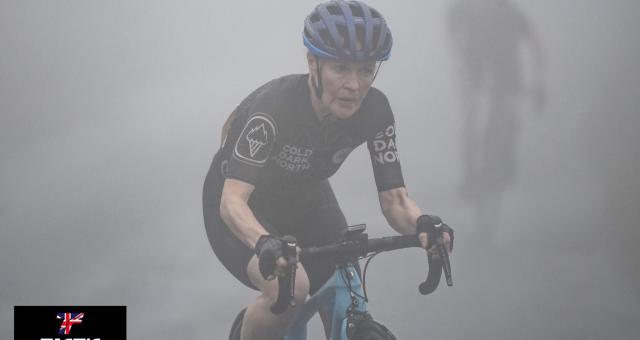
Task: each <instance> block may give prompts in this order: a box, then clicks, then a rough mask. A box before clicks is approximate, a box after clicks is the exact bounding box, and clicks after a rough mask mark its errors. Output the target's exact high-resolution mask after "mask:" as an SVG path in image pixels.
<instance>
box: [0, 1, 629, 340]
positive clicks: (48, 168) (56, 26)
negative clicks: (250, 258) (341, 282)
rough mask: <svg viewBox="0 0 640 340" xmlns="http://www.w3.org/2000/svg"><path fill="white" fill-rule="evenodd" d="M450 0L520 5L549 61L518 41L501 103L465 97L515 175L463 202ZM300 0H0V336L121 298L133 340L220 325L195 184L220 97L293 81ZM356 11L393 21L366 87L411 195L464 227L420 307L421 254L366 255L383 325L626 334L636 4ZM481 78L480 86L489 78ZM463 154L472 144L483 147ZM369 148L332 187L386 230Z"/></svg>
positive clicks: (459, 333)
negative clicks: (393, 131)
mask: <svg viewBox="0 0 640 340" xmlns="http://www.w3.org/2000/svg"><path fill="white" fill-rule="evenodd" d="M454 3H459V4H460V6H463V7H465V8H471V9H470V11H471V12H474V13H481V12H482V11H489V10H490V9H491V8H494V7H491V6H495V5H492V3H506V4H511V5H513V6H515V5H517V6H518V8H519V10H518V11H519V13H520V15H521V16H522V17H523V18H524V20H525V21H527V22H528V23H529V27H530V30H531V32H534V33H535V36H536V37H537V38H536V39H537V40H538V42H539V46H540V49H541V54H542V55H543V58H544V66H543V67H542V69H541V70H543V71H541V70H537V71H535V70H536V69H535V68H534V67H531V66H530V65H531V63H530V61H531V59H534V58H533V57H532V54H528V52H526V48H525V49H523V50H522V52H523V54H522V55H521V54H517V57H516V58H519V59H518V62H517V63H516V65H517V69H518V70H519V71H518V72H521V73H522V76H521V77H522V78H521V80H522V83H523V84H524V85H523V88H524V89H523V90H522V91H523V92H522V93H521V94H520V95H518V96H517V97H515V98H514V97H509V99H504V96H502V97H500V96H499V95H501V94H504V93H505V92H504V91H507V90H504V88H503V90H501V91H502V92H500V91H498V92H497V93H498V96H499V97H491V96H494V95H496V94H495V93H492V92H490V91H486V89H480V90H478V91H479V92H478V93H479V94H476V95H477V96H479V97H480V99H479V102H480V103H481V104H477V105H479V106H480V107H481V106H482V105H485V107H490V105H489V104H487V103H491V102H492V100H494V101H496V99H495V98H499V99H497V101H496V102H497V103H505V102H506V101H508V103H509V105H507V107H509V109H508V110H506V111H505V112H515V113H514V115H517V118H515V119H516V120H517V121H516V122H515V123H514V124H517V127H518V130H517V134H516V135H514V136H511V137H508V138H507V139H506V140H509V141H512V142H513V143H514V144H513V145H514V147H513V152H506V153H507V154H508V156H509V157H510V158H509V159H508V160H505V159H506V158H503V157H497V158H496V159H497V160H496V161H494V162H492V163H491V164H498V165H500V164H502V165H504V166H507V167H511V168H512V170H513V171H512V178H511V180H509V181H506V182H504V183H503V185H502V187H501V189H500V190H499V192H500V193H499V195H496V194H491V193H489V189H487V188H483V189H482V190H481V191H480V192H479V193H477V194H478V196H477V197H479V199H476V200H469V199H468V197H465V191H464V190H462V191H461V190H460V187H461V185H462V184H463V183H462V182H463V178H464V175H465V164H464V162H463V156H462V155H463V150H464V145H465V143H466V142H465V138H464V137H463V136H464V130H463V126H464V124H465V119H466V118H465V117H466V116H467V115H468V106H465V104H464V103H465V100H468V97H465V96H462V95H461V93H464V92H461V82H464V81H468V74H466V73H465V72H468V71H465V69H464V68H461V67H460V63H459V60H460V58H461V57H462V58H464V55H461V54H460V53H459V52H456V51H457V50H456V48H455V43H454V41H455V40H454V38H452V35H451V33H450V25H451V21H450V16H449V14H450V13H451V10H452V8H453V6H454ZM315 4H316V2H315V1H308V0H305V1H299V0H296V1H293V0H286V1H278V2H265V1H243V2H231V1H227V2H213V1H208V2H207V1H181V2H180V3H178V2H170V1H137V2H131V1H14V0H7V1H3V2H2V3H0V46H2V47H3V48H2V53H1V55H2V57H0V159H1V160H2V165H1V166H0V273H1V274H0V330H1V331H2V332H3V333H4V332H10V331H11V329H12V327H13V326H12V313H13V312H12V310H13V309H12V306H13V305H49V304H60V305H65V304H126V305H128V306H129V314H128V321H129V323H128V328H129V332H128V334H129V336H130V337H131V338H140V337H142V338H159V339H164V338H171V337H174V336H179V335H182V336H183V337H185V338H195V339H206V338H209V339H221V338H224V337H225V336H226V334H227V330H228V326H229V325H230V323H231V321H232V319H233V317H234V316H235V311H236V310H239V309H240V308H241V307H242V306H243V304H245V303H247V302H248V301H250V300H251V299H252V298H253V296H255V293H254V292H252V291H250V290H247V289H245V288H244V287H243V286H241V285H240V284H239V283H237V282H236V281H235V280H234V279H233V278H232V277H231V275H229V274H228V273H227V272H226V271H225V270H224V268H223V267H222V266H221V265H220V264H219V263H218V261H217V259H216V258H215V256H214V255H213V252H212V251H211V249H210V247H209V244H208V241H207V239H206V235H205V232H204V227H203V225H202V211H201V210H202V208H201V202H200V193H201V186H202V181H203V179H204V175H205V173H206V171H207V169H208V166H209V162H210V161H211V158H212V156H213V154H214V152H215V150H216V148H217V147H218V144H219V139H220V136H219V130H220V127H221V126H222V123H223V122H224V119H225V118H226V116H227V114H228V113H229V112H230V111H231V110H233V108H234V107H235V105H237V104H238V103H239V101H240V100H242V99H243V98H244V96H246V95H247V94H248V93H249V92H250V91H251V90H253V89H254V88H255V87H257V86H259V85H260V84H262V83H264V82H266V81H268V80H270V79H272V78H275V77H277V76H280V75H283V74H288V73H300V72H305V67H306V66H305V59H304V49H303V47H302V41H301V36H300V35H301V29H302V20H303V19H304V17H305V16H306V14H307V13H308V12H309V11H310V10H311V9H312V8H313V6H314V5H315ZM370 4H371V5H373V6H374V7H376V8H377V9H379V10H380V11H381V12H382V13H383V14H384V15H385V16H386V18H387V20H388V22H389V24H390V26H391V29H392V31H393V34H394V49H393V53H392V58H391V59H390V61H388V62H386V63H384V64H383V66H382V68H381V70H380V74H379V76H378V79H377V80H376V84H375V85H376V86H377V87H379V88H380V89H382V90H383V91H384V92H385V93H386V94H387V96H388V97H389V99H390V101H391V105H392V108H393V110H394V113H395V115H396V120H397V129H398V134H399V136H398V144H399V146H398V148H399V153H400V157H401V161H402V165H403V170H404V175H405V181H406V183H407V186H408V189H409V192H410V194H411V196H412V197H413V198H414V199H415V200H416V201H417V202H418V203H419V204H420V206H421V207H422V208H423V210H425V211H426V212H430V213H436V214H438V215H440V216H442V217H443V218H445V220H446V221H448V223H449V224H450V225H451V226H453V227H454V228H455V229H456V232H457V235H456V236H457V237H458V238H457V239H456V249H455V253H454V256H453V258H452V261H453V269H454V280H455V283H456V285H455V286H454V287H453V288H445V287H441V288H439V289H438V290H437V291H436V292H435V293H434V294H433V295H432V296H429V297H426V298H425V297H422V296H420V295H419V294H418V293H417V289H416V287H417V284H418V282H419V281H420V280H421V279H423V276H424V274H425V266H426V264H425V260H424V256H423V254H422V253H421V252H419V251H417V250H414V251H403V252H398V253H395V254H388V255H386V256H380V257H378V258H376V260H374V262H373V265H372V266H373V267H372V268H371V269H370V274H369V275H370V277H368V280H367V282H368V288H369V290H370V291H369V294H370V295H371V297H372V301H371V304H370V309H371V311H372V313H373V314H374V316H375V317H376V319H379V320H381V321H382V322H383V323H385V324H386V325H387V326H388V327H389V328H390V329H391V330H392V331H393V332H394V333H395V334H396V335H397V337H398V338H399V339H419V338H424V334H431V335H432V336H431V337H432V338H439V339H469V338H475V339H552V338H553V339H557V338H560V339H573V338H585V339H603V338H607V339H635V338H637V336H638V335H639V334H640V326H639V324H640V322H639V321H640V308H639V307H640V269H639V268H640V263H639V260H638V258H639V254H638V251H637V242H638V240H639V238H640V231H638V228H637V221H638V220H639V219H640V213H639V211H640V209H638V208H639V207H640V176H639V175H638V170H637V169H638V168H639V166H640V151H639V150H640V149H639V148H638V145H640V137H638V136H639V134H638V132H637V131H638V130H640V117H639V116H638V113H639V109H640V71H639V70H640V68H639V67H638V65H637V63H638V60H640V46H639V45H638V42H637V32H638V31H639V29H640V27H639V26H640V25H639V24H638V23H637V18H638V17H640V4H638V3H637V1H633V0H612V1H606V2H602V1H592V0H588V1H584V0H582V1H578V0H572V1H570V0H556V1H547V0H543V1H536V2H525V1H513V0H510V1H508V0H475V1H472V0H459V1H444V0H438V1H408V0H396V1H382V0H378V1H370ZM503 5H504V4H503ZM492 13H493V12H492ZM496 13H498V14H492V15H493V16H491V15H487V16H482V15H479V14H478V15H476V16H474V17H475V18H487V17H490V18H493V19H492V20H494V21H495V23H496V25H493V26H489V28H486V29H487V30H489V32H491V29H492V28H491V27H501V26H500V23H504V24H505V25H507V24H508V23H509V22H510V21H509V20H513V17H507V16H505V14H504V12H500V11H498V12H496ZM500 13H502V14H500ZM510 18H511V19H510ZM478 20H481V21H482V20H486V19H478ZM506 27H513V26H506ZM488 36H493V37H495V36H496V34H489V35H488ZM516 40H517V39H516ZM476 49H477V51H480V52H482V53H497V52H496V49H495V48H492V47H491V46H483V45H482V44H480V45H479V47H477V48H476ZM515 49H516V50H517V51H520V47H515ZM480 52H479V53H480ZM505 53H506V52H505ZM501 55H504V54H501ZM478 58H481V57H478ZM499 69H502V70H503V69H504V68H499ZM532 70H533V71H532ZM495 72H499V71H494V73H493V76H494V78H492V79H494V80H493V81H494V82H499V81H504V78H495V77H496V76H495V74H496V73H495ZM540 73H542V75H543V79H544V82H543V87H544V92H545V93H546V98H547V100H546V107H545V109H544V110H542V111H539V110H535V109H532V107H535V106H532V105H530V104H531V99H532V98H533V97H531V96H530V94H532V93H533V92H531V91H530V90H531V88H530V87H529V86H530V85H531V82H532V79H535V77H534V76H535V75H536V74H540ZM465 77H467V78H465ZM490 78H491V77H490ZM465 79H467V80H465ZM495 79H498V80H495ZM500 79H502V80H500ZM500 84H502V85H503V87H504V83H500ZM482 91H485V92H482ZM492 98H493V99H492ZM482 103H484V104H482ZM473 105H476V104H473ZM501 107H504V106H501ZM486 115H487V114H485V117H486ZM478 117H483V116H482V115H481V114H479V115H478ZM509 117H511V118H509V119H514V118H513V116H509ZM479 119H480V122H479V123H478V125H476V127H477V129H479V130H480V131H485V132H481V134H482V133H485V134H484V136H487V134H486V131H497V132H496V133H495V134H494V133H493V132H492V133H490V134H489V137H486V138H488V140H489V141H495V140H496V139H495V138H494V139H492V137H491V136H498V135H500V134H501V133H503V132H504V131H511V130H504V129H503V128H501V127H500V125H491V124H489V123H487V122H488V120H484V123H483V120H482V119H484V118H479ZM504 121H505V120H504V119H502V120H499V122H504ZM482 124H485V126H486V125H487V124H489V127H493V128H494V130H483V127H482V126H483V125H482ZM505 138H506V137H505ZM475 145H477V147H476V148H475V149H473V150H472V154H476V155H478V154H481V153H486V154H487V155H488V154H491V152H492V151H491V150H494V151H495V149H491V148H492V147H496V146H492V145H493V144H491V143H490V142H489V143H487V144H481V143H478V144H475ZM497 145H498V147H499V146H501V145H502V146H503V145H504V143H502V144H501V143H497ZM509 145H511V144H509ZM487 150H489V151H487ZM498 154H500V153H498ZM367 157H368V156H367V153H366V152H365V151H364V150H363V149H362V148H361V149H359V150H357V151H355V152H354V153H353V154H352V155H351V156H350V158H349V160H348V161H347V162H345V165H344V166H343V168H342V169H341V170H340V171H339V172H338V173H337V174H336V175H335V176H334V178H333V179H332V183H333V185H334V189H335V191H336V194H337V196H338V199H339V201H340V203H341V205H342V208H343V210H344V211H345V214H346V216H347V219H348V221H349V222H351V223H354V224H355V223H361V222H365V223H367V224H368V225H369V232H370V234H372V235H383V234H390V233H391V232H392V230H391V229H390V228H387V227H385V223H384V218H383V217H382V215H381V214H380V212H379V208H378V203H377V196H376V192H375V186H374V184H373V176H372V173H371V170H370V165H369V164H370V163H369V160H368V159H367ZM479 157H482V155H480V156H479ZM500 162H508V163H500ZM503 170H504V169H503ZM500 171H502V170H500ZM498 173H500V172H499V171H498ZM483 202H484V203H483ZM491 202H497V203H496V204H495V206H490V205H491V204H490V203H491ZM483 204H489V207H486V206H484V205H483ZM487 211H489V212H490V213H487ZM483 214H484V215H483ZM487 214H488V215H489V216H490V217H492V218H494V217H493V216H495V218H494V220H495V223H492V224H491V227H492V233H491V235H490V236H489V237H487V236H486V235H485V234H482V233H479V232H478V229H479V226H480V225H481V224H482V223H481V220H482V219H483V218H485V219H486V215H487ZM483 216H484V217H483ZM479 240H483V242H480V241H479ZM398 263H406V265H405V264H403V265H402V266H398V265H397V264H398ZM316 330H317V329H316ZM312 334H314V333H312ZM317 338H319V337H317Z"/></svg>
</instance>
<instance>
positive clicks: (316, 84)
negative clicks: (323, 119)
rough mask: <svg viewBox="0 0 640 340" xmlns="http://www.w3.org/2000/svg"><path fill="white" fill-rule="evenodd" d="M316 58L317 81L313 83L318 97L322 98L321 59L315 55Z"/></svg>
mask: <svg viewBox="0 0 640 340" xmlns="http://www.w3.org/2000/svg"><path fill="white" fill-rule="evenodd" d="M313 57H314V58H316V78H317V79H316V81H315V82H314V84H313V87H314V90H315V93H316V97H317V98H318V99H320V100H321V99H322V92H323V90H322V77H321V76H320V59H319V58H318V57H317V56H315V55H314V56H313Z"/></svg>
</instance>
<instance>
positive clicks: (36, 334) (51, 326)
mask: <svg viewBox="0 0 640 340" xmlns="http://www.w3.org/2000/svg"><path fill="white" fill-rule="evenodd" d="M59 313H84V317H83V318H82V323H80V324H75V325H73V326H72V327H71V329H70V333H69V334H68V335H64V334H58V331H59V330H60V325H61V324H62V320H60V319H58V318H57V315H58V314H59ZM13 318H14V319H13V320H14V322H13V327H14V328H13V334H14V339H15V340H41V339H43V338H45V339H46V338H51V339H56V338H59V339H67V338H90V339H97V338H99V339H100V340H126V338H127V307H126V306H14V309H13Z"/></svg>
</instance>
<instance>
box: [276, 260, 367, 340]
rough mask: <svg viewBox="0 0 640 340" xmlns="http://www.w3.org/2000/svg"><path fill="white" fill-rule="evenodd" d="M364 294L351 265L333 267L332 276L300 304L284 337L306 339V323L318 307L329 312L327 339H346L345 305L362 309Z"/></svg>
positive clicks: (286, 338)
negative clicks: (300, 308) (329, 324)
mask: <svg viewBox="0 0 640 340" xmlns="http://www.w3.org/2000/svg"><path fill="white" fill-rule="evenodd" d="M345 275H348V276H349V277H345ZM363 296H364V291H363V289H362V283H361V281H360V276H359V275H358V272H357V270H356V268H355V267H354V265H353V264H348V265H347V266H346V267H343V268H336V270H335V272H334V273H333V276H331V278H330V279H329V280H327V282H326V283H325V284H324V285H323V286H322V287H321V288H320V289H319V290H318V291H317V292H316V293H315V294H313V296H312V297H311V298H309V300H307V301H306V302H305V304H304V305H303V306H302V310H301V311H300V313H299V314H298V315H297V317H296V319H294V321H293V324H292V325H291V327H290V328H289V332H288V333H287V336H285V338H284V340H306V339H307V323H308V322H309V320H311V318H312V317H313V316H314V315H315V314H316V312H318V310H320V309H321V308H325V309H326V310H327V311H329V313H330V315H329V316H330V318H329V320H330V322H331V328H330V329H331V331H330V334H329V339H330V340H347V323H348V322H347V308H348V307H349V306H351V305H352V304H353V305H354V308H355V310H357V311H362V312H365V311H366V310H367V305H366V302H365V300H364V298H363ZM353 301H355V303H353Z"/></svg>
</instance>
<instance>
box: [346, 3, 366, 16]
mask: <svg viewBox="0 0 640 340" xmlns="http://www.w3.org/2000/svg"><path fill="white" fill-rule="evenodd" d="M349 7H350V8H351V12H352V13H353V16H354V17H359V18H363V17H364V11H363V10H362V7H360V6H358V5H356V4H350V5H349Z"/></svg>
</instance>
